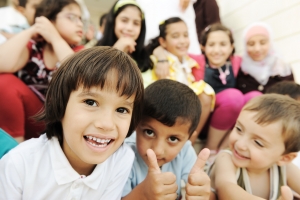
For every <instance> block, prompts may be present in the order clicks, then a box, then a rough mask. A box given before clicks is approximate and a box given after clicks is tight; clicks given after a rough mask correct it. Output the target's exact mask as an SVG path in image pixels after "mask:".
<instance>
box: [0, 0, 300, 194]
mask: <svg viewBox="0 0 300 200" xmlns="http://www.w3.org/2000/svg"><path fill="white" fill-rule="evenodd" d="M46 5H47V6H46ZM35 17H36V18H35V24H34V25H33V26H31V27H30V28H29V29H27V30H25V31H23V32H21V33H20V34H18V35H16V36H14V37H13V38H11V39H9V40H8V41H7V42H5V43H4V44H2V45H0V57H1V58H6V59H1V60H2V62H1V63H0V86H1V88H0V90H1V91H2V93H3V94H4V95H3V98H1V100H0V110H1V115H0V127H1V128H3V129H4V130H6V131H7V132H9V133H13V134H12V135H13V136H14V137H15V138H16V139H19V140H20V141H22V140H24V138H25V139H27V138H29V135H28V133H34V134H37V133H38V132H39V131H43V130H45V133H44V134H42V135H41V136H40V137H39V138H38V139H32V140H29V141H26V142H23V143H21V144H20V145H18V146H17V147H16V148H14V149H13V150H11V152H9V153H8V154H7V155H5V156H4V157H3V158H2V159H1V160H0V180H1V181H0V194H1V195H2V194H3V198H4V199H20V198H25V199H27V198H28V199H45V198H49V197H51V198H70V199H71V198H79V199H82V198H84V199H85V198H88V199H90V198H91V199H93V198H100V199H120V198H124V199H143V198H145V199H180V198H181V192H180V189H181V180H183V181H184V182H185V183H186V198H187V199H193V198H196V199H197V198H200V197H201V198H202V199H209V198H211V199H214V198H216V197H217V198H218V199H240V198H241V197H246V196H247V199H248V198H249V199H251V198H253V199H257V198H258V197H261V198H265V199H277V198H278V197H279V196H280V195H282V196H283V197H282V199H289V197H286V196H288V195H289V194H290V191H289V190H286V188H283V192H282V194H281V193H280V192H279V191H280V187H281V186H289V187H290V188H291V189H292V190H293V191H295V192H296V193H298V194H300V190H299V188H300V185H299V183H298V182H297V180H299V178H300V170H299V168H297V167H296V166H295V165H293V164H291V161H292V160H293V159H294V158H295V157H296V156H297V152H298V151H300V132H299V131H298V130H299V128H300V127H298V126H299V125H298V124H299V122H300V118H299V116H300V115H299V114H300V113H299V111H300V103H299V102H298V101H295V100H293V99H291V98H290V97H287V96H283V95H275V94H268V95H262V93H264V92H265V91H267V92H269V93H280V94H285V95H289V93H288V92H282V91H281V92H280V91H278V90H276V87H275V85H274V84H275V83H276V82H279V81H282V80H292V79H293V75H292V72H291V70H290V68H289V66H288V65H286V64H284V63H283V61H282V60H281V59H280V58H279V57H278V55H277V54H276V52H275V50H274V48H273V46H272V43H271V39H272V37H271V32H270V30H269V29H268V27H266V26H264V25H262V24H255V25H251V26H250V27H249V28H247V29H246V31H245V34H244V38H245V49H247V52H246V53H245V55H246V57H245V58H243V60H242V59H241V58H240V57H238V56H234V46H233V45H234V42H233V36H232V33H231V31H230V30H229V29H228V28H226V27H224V26H223V25H221V24H213V25H211V26H209V27H207V28H206V29H205V30H204V31H203V34H202V37H201V48H202V53H203V54H202V55H188V53H187V49H188V47H189V38H188V31H187V27H186V24H185V22H184V21H183V20H181V19H180V18H178V17H173V18H170V19H166V20H165V21H163V22H161V24H160V25H159V30H160V35H159V36H158V37H157V38H155V39H153V40H152V41H151V42H150V44H149V45H148V46H146V47H144V40H145V33H146V28H145V18H144V14H143V11H142V10H141V8H140V7H139V5H138V4H137V3H136V2H135V1H134V0H120V1H117V2H116V3H115V4H114V6H113V7H112V9H111V10H110V12H109V13H108V15H107V16H106V28H105V31H104V33H103V37H102V39H101V40H100V41H99V42H98V44H97V45H98V46H111V47H114V48H110V47H94V48H91V49H87V50H83V51H80V52H78V53H76V54H74V55H73V53H74V52H76V51H78V50H80V49H81V47H80V46H78V44H79V43H80V40H81V37H82V21H81V11H80V7H79V5H78V4H77V3H76V1H73V0H60V1H59V3H58V2H57V1H54V0H43V1H42V2H41V3H40V5H39V6H38V7H37V8H36V12H35ZM32 38H33V39H34V40H31V39H32ZM117 49H118V50H117ZM151 54H152V56H150V55H151ZM66 57H67V59H66ZM65 59H66V60H65ZM252 66H253V68H252ZM161 67H167V71H168V72H167V75H166V77H158V76H157V74H156V70H157V69H159V68H161ZM54 71H55V73H53V72H54ZM12 73H15V74H12ZM162 78H167V79H162ZM159 79H162V80H159ZM143 83H144V84H143ZM286 84H288V83H286ZM291 84H294V83H291ZM7 85H9V86H10V87H7ZM148 85H149V86H148ZM236 85H237V87H236ZM272 85H274V87H273V88H275V89H273V91H272ZM294 85H295V84H294ZM144 87H146V89H145V92H144ZM249 87H252V89H249ZM277 87H278V88H282V86H277ZM288 88H289V87H288ZM46 94H47V95H46ZM4 97H5V98H4ZM291 97H293V98H296V99H297V98H298V97H299V96H298V95H296V97H295V96H292V95H291ZM252 98H253V99H252ZM11 103H12V104H11ZM11 105H13V106H11ZM43 105H44V109H43V111H42V112H40V113H39V115H37V116H36V117H35V119H37V120H38V121H39V122H40V124H39V125H38V126H37V125H36V124H34V123H33V121H32V118H29V117H30V116H33V115H34V114H36V113H37V112H38V111H39V110H40V109H41V108H42V107H43ZM21 112H22V113H21ZM206 124H207V125H208V138H207V144H206V147H207V148H208V149H210V153H209V150H208V149H206V148H204V149H203V150H202V151H201V152H200V153H199V155H198V157H197V155H196V153H195V151H194V149H193V147H192V142H194V141H195V140H196V138H197V137H198V135H199V133H200V132H201V130H203V129H204V127H205V125H206ZM231 130H232V131H231ZM133 132H134V133H133ZM229 132H231V133H230V134H229ZM132 133H133V134H132ZM131 134H132V135H131ZM130 135H131V136H130ZM129 136H130V137H129ZM125 138H127V139H126V140H125ZM124 140H125V142H124ZM189 140H191V141H192V142H191V141H189ZM123 142H124V143H123ZM227 144H228V145H227ZM227 146H228V147H229V149H230V150H225V151H221V152H220V153H219V154H218V156H217V158H216V160H215V162H210V163H212V165H211V166H210V168H209V171H208V174H206V173H205V172H204V170H203V168H204V165H205V163H206V161H207V160H208V157H209V154H211V156H212V155H217V153H218V152H219V150H220V149H222V148H223V147H227ZM133 152H134V153H133ZM41 166H42V167H41ZM211 187H212V188H211ZM211 189H212V191H213V192H211ZM243 189H244V190H243ZM36 191H39V192H38V193H37V192H36ZM1 198H2V196H1Z"/></svg>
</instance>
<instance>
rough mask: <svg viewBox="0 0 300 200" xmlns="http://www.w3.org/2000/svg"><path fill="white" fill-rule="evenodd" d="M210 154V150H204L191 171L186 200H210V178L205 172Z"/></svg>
mask: <svg viewBox="0 0 300 200" xmlns="http://www.w3.org/2000/svg"><path fill="white" fill-rule="evenodd" d="M209 154H210V151H209V149H206V148H205V149H203V150H202V151H201V152H200V153H199V155H198V158H197V160H196V163H195V164H194V166H193V168H192V169H191V171H190V174H189V177H188V182H187V184H186V197H185V198H186V199H187V200H191V199H209V195H210V178H209V177H208V175H207V174H206V173H205V172H204V171H203V168H204V166H205V162H206V160H207V159H208V157H209Z"/></svg>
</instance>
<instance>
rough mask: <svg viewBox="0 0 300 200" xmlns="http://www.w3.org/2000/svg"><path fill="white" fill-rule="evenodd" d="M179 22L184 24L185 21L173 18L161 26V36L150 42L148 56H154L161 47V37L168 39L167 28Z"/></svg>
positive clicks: (147, 48)
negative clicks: (154, 52) (157, 48)
mask: <svg viewBox="0 0 300 200" xmlns="http://www.w3.org/2000/svg"><path fill="white" fill-rule="evenodd" d="M177 22H183V20H182V19H180V18H179V17H171V18H169V19H167V20H165V21H164V22H163V23H161V24H160V25H159V36H157V37H156V38H153V39H152V40H150V42H149V44H148V45H147V47H146V50H147V52H148V54H150V55H151V54H153V51H154V49H155V48H156V47H158V46H159V45H160V44H159V40H158V39H159V38H160V37H162V38H163V39H166V35H167V33H166V30H167V26H168V25H170V24H173V23H177Z"/></svg>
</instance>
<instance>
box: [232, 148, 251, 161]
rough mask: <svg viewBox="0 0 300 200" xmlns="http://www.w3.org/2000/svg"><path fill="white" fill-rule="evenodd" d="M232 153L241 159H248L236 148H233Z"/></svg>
mask: <svg viewBox="0 0 300 200" xmlns="http://www.w3.org/2000/svg"><path fill="white" fill-rule="evenodd" d="M233 154H234V156H235V157H237V158H238V159H241V160H248V159H249V158H248V157H246V156H243V155H241V154H240V153H239V152H238V151H237V150H235V149H234V151H233Z"/></svg>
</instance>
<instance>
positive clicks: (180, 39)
mask: <svg viewBox="0 0 300 200" xmlns="http://www.w3.org/2000/svg"><path fill="white" fill-rule="evenodd" d="M159 30H160V33H159V36H158V37H156V38H154V39H152V40H151V41H150V43H149V45H148V46H147V47H146V48H147V51H148V52H149V54H153V51H154V49H156V48H157V47H158V46H161V47H163V48H164V51H165V52H164V53H165V54H166V55H167V57H166V60H157V59H156V57H155V56H153V55H152V56H151V59H152V62H153V64H154V69H153V70H148V71H147V72H146V73H144V74H143V79H144V85H145V87H147V86H148V85H149V84H150V83H152V82H154V81H156V80H158V79H159V78H158V77H157V76H156V74H155V68H156V66H157V63H159V62H168V63H169V66H170V68H169V70H170V73H169V76H168V77H167V78H168V79H172V80H176V81H178V82H181V83H183V84H186V85H188V86H189V87H190V88H191V89H193V91H194V92H195V93H196V94H197V95H198V97H199V99H200V101H201V106H202V114H201V118H200V122H199V125H198V127H197V129H196V133H195V134H193V135H192V136H191V138H190V140H191V141H192V143H193V142H195V140H196V139H197V136H198V134H199V133H200V132H201V130H202V128H203V126H204V124H205V122H206V121H207V119H208V117H209V115H210V112H211V111H212V110H213V108H214V101H215V99H214V98H215V93H214V91H213V89H212V88H211V87H210V85H208V84H207V83H205V82H204V81H203V80H199V79H195V77H194V76H193V70H197V69H198V68H199V65H198V63H197V62H196V61H195V60H194V59H192V58H191V57H190V56H189V55H188V48H189V45H190V40H189V34H188V29H187V26H186V24H185V22H184V21H183V20H182V19H180V18H178V17H173V18H169V19H167V20H165V21H164V22H162V23H161V24H160V25H159Z"/></svg>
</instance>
